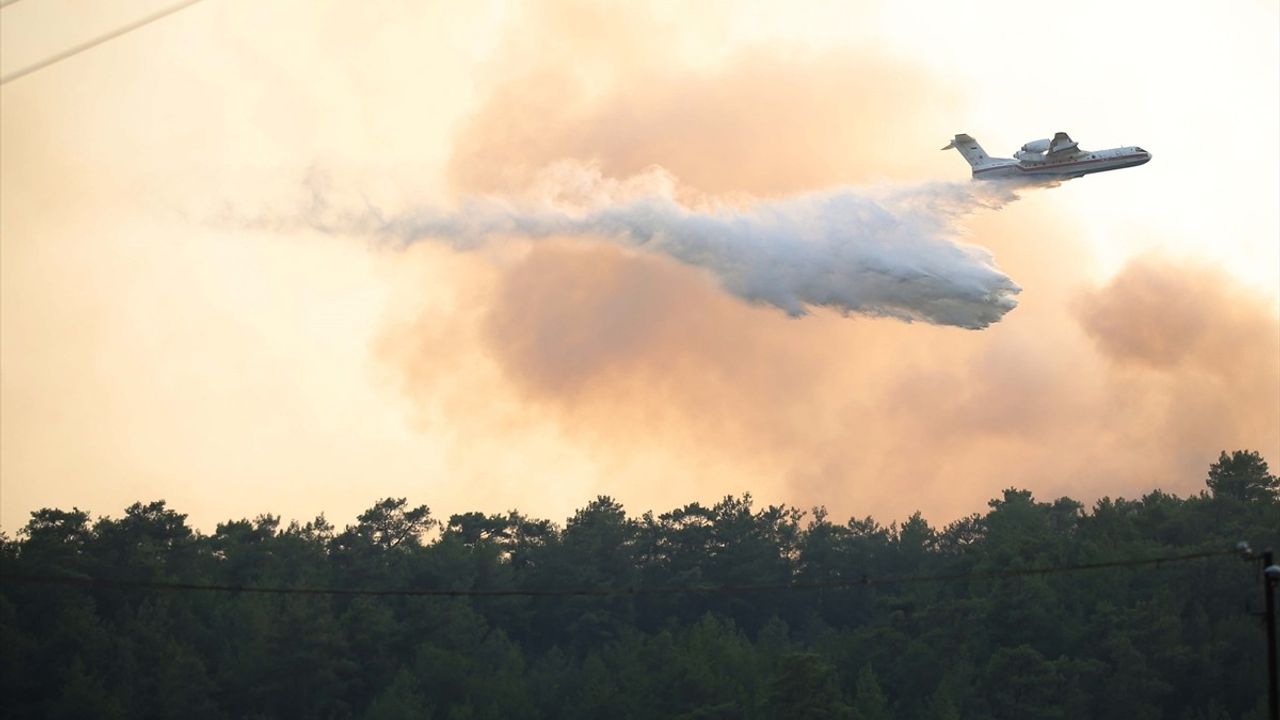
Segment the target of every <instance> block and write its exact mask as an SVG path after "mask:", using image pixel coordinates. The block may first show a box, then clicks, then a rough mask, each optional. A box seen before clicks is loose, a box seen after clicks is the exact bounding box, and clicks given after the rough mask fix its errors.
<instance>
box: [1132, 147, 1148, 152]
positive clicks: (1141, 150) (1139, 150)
mask: <svg viewBox="0 0 1280 720" xmlns="http://www.w3.org/2000/svg"><path fill="white" fill-rule="evenodd" d="M1134 150H1137V151H1138V152H1146V150H1143V149H1142V148H1140V147H1135V148H1134Z"/></svg>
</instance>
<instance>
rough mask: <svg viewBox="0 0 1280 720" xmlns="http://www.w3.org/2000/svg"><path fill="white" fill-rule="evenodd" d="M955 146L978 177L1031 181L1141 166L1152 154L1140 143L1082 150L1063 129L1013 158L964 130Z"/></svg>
mask: <svg viewBox="0 0 1280 720" xmlns="http://www.w3.org/2000/svg"><path fill="white" fill-rule="evenodd" d="M951 148H955V149H956V150H959V151H960V154H961V155H963V156H964V159H965V160H968V161H969V165H970V166H971V167H972V168H973V177H974V179H975V180H994V179H997V178H999V179H1007V178H1026V179H1028V180H1069V179H1071V178H1078V177H1081V176H1083V175H1088V174H1089V173H1096V172H1103V171H1105V170H1119V169H1120V168H1127V167H1133V166H1135V165H1141V164H1143V163H1145V162H1147V161H1149V160H1151V153H1149V152H1147V151H1146V150H1143V149H1142V148H1140V147H1137V146H1131V147H1118V148H1111V149H1109V150H1081V149H1080V147H1079V145H1078V144H1077V143H1076V141H1075V140H1072V139H1071V138H1070V137H1069V136H1068V135H1067V134H1066V133H1064V132H1060V133H1057V134H1056V135H1054V136H1053V139H1052V140H1050V139H1048V138H1045V139H1044V140H1032V141H1031V142H1029V143H1027V144H1026V145H1023V146H1022V149H1021V150H1019V151H1018V152H1016V153H1014V154H1013V157H1011V158H993V157H991V156H989V155H987V153H986V151H984V150H983V149H982V146H981V145H979V144H978V141H977V140H974V139H973V138H971V137H969V136H968V135H965V134H963V133H961V134H960V135H956V137H955V139H954V140H952V141H951V142H950V143H948V144H947V146H946V147H944V148H942V149H943V150H950V149H951Z"/></svg>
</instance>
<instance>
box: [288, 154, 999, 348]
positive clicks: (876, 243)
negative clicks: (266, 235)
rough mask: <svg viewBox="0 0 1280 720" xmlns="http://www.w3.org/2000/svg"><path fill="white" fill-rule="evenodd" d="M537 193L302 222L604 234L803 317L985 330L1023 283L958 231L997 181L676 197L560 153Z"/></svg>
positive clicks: (319, 215) (673, 190)
mask: <svg viewBox="0 0 1280 720" xmlns="http://www.w3.org/2000/svg"><path fill="white" fill-rule="evenodd" d="M683 194H685V195H687V194H688V193H683ZM530 196H531V197H528V198H522V199H512V198H495V197H483V198H471V199H468V200H465V201H464V202H463V203H462V204H461V205H460V207H458V208H457V209H454V210H447V211H446V210H439V209H432V208H418V209H410V210H407V211H403V212H399V213H395V214H388V213H385V212H383V211H381V210H378V209H376V208H369V207H366V208H365V209H364V210H361V211H357V212H336V211H334V210H333V208H332V207H331V206H330V205H329V202H328V198H327V197H326V196H324V195H323V194H317V195H315V196H313V202H312V205H311V208H310V211H309V212H308V213H307V214H306V217H305V219H306V222H307V223H308V224H309V225H311V226H312V227H314V228H317V229H320V230H324V231H326V232H342V233H352V232H355V233H361V234H368V235H371V236H373V237H375V238H379V239H383V240H391V241H395V242H399V243H402V244H411V243H416V242H420V241H437V242H445V243H448V244H450V245H452V246H454V247H457V248H459V249H469V248H475V247H477V246H479V245H481V244H484V243H488V242H492V241H494V240H496V239H498V238H503V237H524V238H531V239H538V238H547V237H553V236H558V237H563V236H581V237H592V238H601V239H605V240H609V241H613V242H618V243H621V244H624V245H627V246H629V247H635V248H643V249H644V250H647V251H650V252H658V253H663V254H666V255H669V256H671V257H673V258H675V259H677V260H679V261H681V262H684V263H687V264H689V265H694V266H697V267H701V268H704V269H706V270H708V271H709V272H711V273H713V274H714V275H715V276H716V278H718V280H719V281H720V283H721V285H722V286H723V287H724V288H725V289H726V290H728V291H729V292H731V293H733V294H735V295H737V296H739V297H741V298H744V299H746V300H749V301H753V302H764V303H768V304H771V305H775V306H777V307H779V308H781V309H783V310H785V311H786V312H788V313H790V314H792V315H796V316H799V315H804V314H805V313H806V312H807V308H810V307H827V308H832V309H835V310H837V311H839V312H842V313H857V314H862V315H874V316H888V317H894V318H899V319H902V320H908V321H910V320H922V321H925V322H930V323H935V324H940V325H954V326H959V327H964V328H973V329H977V328H984V327H987V326H988V325H990V324H991V323H994V322H997V321H999V320H1000V318H1001V317H1003V316H1004V314H1005V313H1007V312H1008V311H1009V310H1011V309H1012V308H1013V307H1014V306H1015V305H1016V304H1017V302H1016V300H1015V299H1014V295H1015V294H1017V293H1018V291H1019V288H1018V286H1017V285H1016V284H1014V282H1013V281H1012V280H1011V279H1010V278H1009V277H1008V276H1007V275H1005V274H1004V273H1003V272H1001V271H1000V270H999V269H998V268H996V266H995V263H994V260H993V258H992V257H991V254H990V253H989V252H987V251H986V250H984V249H982V248H979V247H975V246H972V245H967V244H963V243H961V242H958V240H957V236H958V231H957V228H956V221H957V218H958V217H959V216H961V215H964V214H966V213H969V212H972V211H974V210H976V209H979V208H984V207H985V208H994V207H999V206H1000V205H1002V204H1004V203H1005V202H1008V201H1010V200H1012V199H1014V198H1015V197H1016V196H1015V195H1013V194H1012V192H1011V191H1010V190H1009V189H1008V188H1005V187H1001V186H997V185H992V184H989V183H973V182H965V183H935V184H927V185H921V186H913V187H907V188H897V189H891V190H882V191H878V192H873V191H866V190H859V189H855V188H847V187H846V188H838V189H834V190H826V191H821V192H813V193H808V194H803V195H796V196H792V197H787V198H783V199H775V200H760V201H755V202H752V203H747V204H745V205H744V204H740V203H739V204H726V203H715V202H708V201H702V202H689V201H687V200H684V201H682V199H681V196H682V192H681V191H680V189H679V188H678V187H677V183H676V182H675V180H674V179H673V178H672V177H671V176H670V175H669V174H668V173H666V172H665V171H663V170H661V169H660V168H655V169H653V170H651V171H649V172H647V173H644V174H642V175H638V176H635V177H632V178H627V179H624V180H617V179H611V178H605V177H602V176H601V174H600V172H599V170H598V169H597V168H595V167H593V166H589V165H582V164H579V163H559V164H557V165H555V166H552V167H551V168H548V170H547V171H545V172H544V173H543V174H542V175H541V177H540V180H539V182H538V183H537V184H536V186H535V187H534V188H533V191H532V192H531V193H530Z"/></svg>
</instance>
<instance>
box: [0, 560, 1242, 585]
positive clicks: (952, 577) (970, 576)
mask: <svg viewBox="0 0 1280 720" xmlns="http://www.w3.org/2000/svg"><path fill="white" fill-rule="evenodd" d="M1234 554H1235V551H1232V550H1211V551H1204V552H1196V553H1188V554H1184V555H1167V556H1164V557H1156V558H1138V559H1131V560H1111V561H1107V562H1096V563H1080V564H1075V565H1050V566H1045V567H1034V568H1012V569H1008V570H989V571H980V572H965V573H950V574H942V575H897V576H881V577H869V576H864V577H861V578H857V579H852V580H829V581H819V582H797V583H775V584H763V585H667V586H663V585H658V586H643V585H641V586H633V587H604V588H584V587H579V588H541V589H540V588H499V589H449V588H393V589H377V588H321V587H287V586H263V585H216V584H214V585H209V584H201V583H185V582H167V581H150V580H123V579H113V578H100V577H87V576H69V575H38V574H28V573H4V574H0V579H3V580H4V581H5V582H22V583H31V584H40V585H62V586H73V587H89V588H109V589H119V590H169V591H179V592H227V593H255V594H261V595H333V596H372V597H570V596H589V597H612V596H628V595H630V596H635V595H685V594H711V593H756V592H773V591H783V590H842V589H853V588H860V587H869V586H876V585H906V584H917V583H940V582H956V581H959V580H995V579H1002V578H1014V577H1026V576H1029V575H1058V574H1061V573H1070V572H1083V571H1088V570H1104V569H1107V568H1129V567H1141V566H1145V565H1156V566H1159V565H1164V564H1167V563H1176V562H1186V561H1188V560H1199V559H1203V558H1210V557H1222V556H1226V555H1234Z"/></svg>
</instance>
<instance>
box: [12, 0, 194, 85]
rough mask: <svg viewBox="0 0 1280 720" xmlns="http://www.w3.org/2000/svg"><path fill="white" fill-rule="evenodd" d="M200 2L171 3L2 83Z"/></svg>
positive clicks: (49, 58)
mask: <svg viewBox="0 0 1280 720" xmlns="http://www.w3.org/2000/svg"><path fill="white" fill-rule="evenodd" d="M15 2H18V0H6V2H5V3H4V5H9V4H12V3H15ZM198 2H200V0H183V2H180V3H178V4H176V5H170V6H169V7H167V8H164V9H163V10H159V11H156V12H154V13H151V14H150V15H148V16H146V17H144V18H142V19H140V20H135V21H134V22H131V23H129V24H128V25H125V26H124V27H121V28H117V29H115V30H112V31H111V32H109V33H107V34H106V35H100V36H98V37H96V38H94V39H92V40H89V41H87V42H83V43H80V44H79V45H76V46H75V47H72V48H69V49H67V50H63V51H62V52H60V53H58V54H57V55H53V56H50V57H47V58H45V59H44V60H41V61H40V62H38V63H35V64H34V65H28V66H26V67H24V68H22V69H21V70H15V71H13V72H11V73H9V74H8V75H5V76H3V77H0V85H4V84H5V83H8V82H12V81H14V80H17V79H18V78H20V77H23V76H24V75H30V74H31V73H33V72H35V71H37V70H43V69H44V68H47V67H49V66H50V65H53V64H54V63H57V62H61V61H63V60H66V59H67V58H69V57H71V56H73V55H78V54H80V53H82V52H84V51H85V50H89V49H91V48H95V47H97V46H99V45H101V44H102V43H104V42H107V41H108V40H114V39H116V38H118V37H120V36H121V35H124V34H126V33H129V32H132V31H134V30H137V29H138V28H140V27H142V26H143V25H149V24H151V23H153V22H155V21H157V20H159V19H161V18H163V17H167V16H169V15H172V14H174V13H176V12H178V11H179V10H182V9H183V8H186V7H190V6H192V5H195V4H196V3H198ZM4 5H0V7H4Z"/></svg>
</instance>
